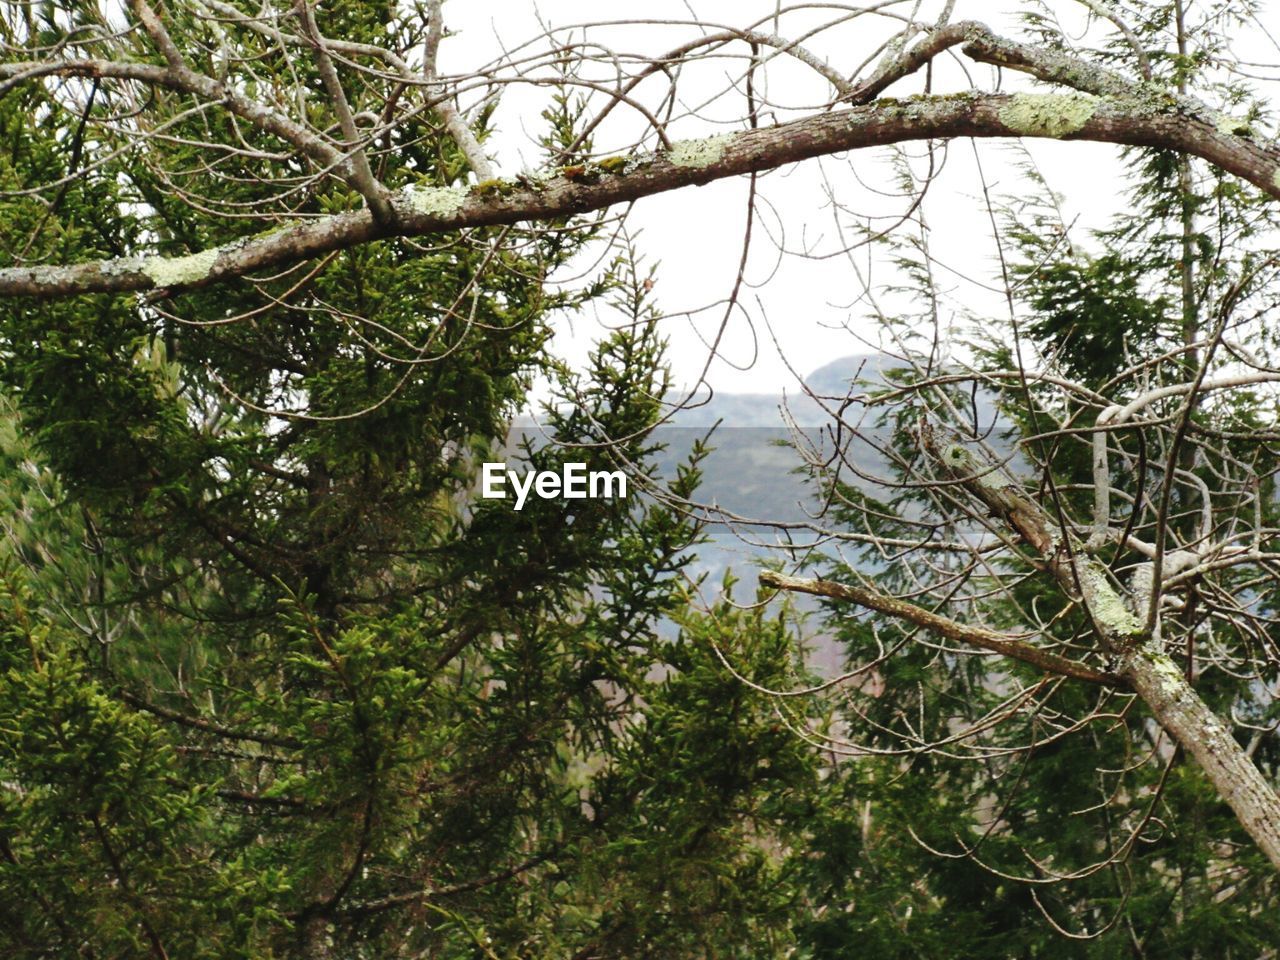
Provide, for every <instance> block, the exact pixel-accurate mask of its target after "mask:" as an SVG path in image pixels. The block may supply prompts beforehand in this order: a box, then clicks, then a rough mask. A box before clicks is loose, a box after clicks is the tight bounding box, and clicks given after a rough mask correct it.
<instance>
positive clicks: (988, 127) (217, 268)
mask: <svg viewBox="0 0 1280 960" xmlns="http://www.w3.org/2000/svg"><path fill="white" fill-rule="evenodd" d="M124 66H128V67H131V68H132V67H137V66H142V65H124ZM80 70H81V75H84V71H85V67H84V66H81V67H80ZM148 70H149V71H156V72H158V73H160V74H164V75H167V74H168V73H169V72H168V71H165V70H163V69H160V68H155V67H151V68H148ZM130 72H133V71H130ZM88 75H95V73H93V72H92V71H90V72H89V73H88ZM102 75H105V74H102ZM175 84H176V85H178V86H180V87H184V86H185V81H183V82H177V81H175ZM209 84H211V85H213V86H215V87H218V89H217V91H216V93H217V94H219V95H222V96H225V97H226V102H227V103H228V104H229V105H231V104H233V103H234V102H235V101H236V100H237V95H235V94H232V93H227V92H225V91H223V90H222V89H221V87H220V86H219V85H217V84H216V83H214V81H209ZM209 93H210V94H211V95H212V94H213V93H215V91H213V90H210V91H209ZM235 112H237V113H252V110H251V109H250V108H249V107H248V106H246V105H240V106H238V107H235ZM258 120H259V121H260V122H261V124H262V125H263V127H264V129H270V128H271V127H272V125H273V124H276V123H278V122H282V121H281V120H280V118H278V117H276V116H274V115H272V116H270V117H259V118H258ZM290 136H291V137H294V138H295V139H297V141H298V142H306V143H308V144H309V149H313V150H315V151H317V152H318V153H320V154H323V155H325V156H326V157H331V158H335V162H337V163H344V161H345V158H343V157H341V155H336V154H335V152H334V151H333V150H332V148H330V147H328V146H327V145H324V144H321V143H320V142H319V141H316V140H315V139H314V138H313V137H312V136H311V135H310V134H309V133H307V132H306V131H302V130H296V131H290ZM1011 136H1047V137H1055V138H1059V139H1070V140H1094V141H1101V142H1108V143H1122V144H1129V145H1132V146H1149V147H1163V148H1166V149H1170V150H1176V151H1180V152H1183V153H1188V154H1192V155H1194V156H1198V157H1202V158H1203V159H1205V160H1208V161H1209V162H1211V163H1214V164H1216V165H1217V166H1219V167H1221V168H1222V169H1223V170H1226V171H1227V172H1229V173H1232V174H1235V175H1236V176H1239V177H1241V178H1243V179H1245V180H1248V181H1249V182H1250V183H1252V184H1254V185H1255V186H1257V187H1258V188H1259V189H1261V190H1263V191H1264V192H1266V193H1268V194H1269V195H1271V196H1272V197H1276V198H1280V149H1277V148H1276V147H1275V146H1271V145H1267V146H1264V145H1262V144H1259V143H1256V142H1254V141H1253V140H1251V139H1249V138H1247V137H1244V136H1241V135H1239V134H1238V133H1236V132H1233V131H1232V130H1230V129H1227V128H1225V127H1223V125H1221V124H1213V123H1210V122H1208V121H1207V120H1204V119H1200V118H1197V117H1193V116H1188V115H1187V114H1186V113H1185V112H1184V110H1183V109H1182V108H1180V107H1179V106H1178V105H1177V104H1176V103H1175V102H1173V100H1172V98H1170V99H1169V100H1168V101H1167V102H1166V103H1164V104H1153V103H1152V102H1151V101H1150V100H1149V99H1135V98H1125V97H1098V98H1086V97H1084V95H1080V94H1076V95H1071V96H1066V97H1064V96H1059V95H1035V94H1015V95H1013V96H1005V95H998V94H983V93H969V94H960V95H950V96H939V97H920V98H913V99H911V100H908V101H896V100H895V101H877V102H875V103H872V104H868V105H865V106H859V107H853V108H851V109H848V110H841V111H835V112H831V113H824V114H821V115H817V116H813V117H807V118H805V119H802V120H796V121H793V122H790V123H784V124H779V125H777V126H773V127H762V128H759V129H754V130H744V131H742V132H740V133H736V134H726V135H722V136H720V137H715V138H711V139H709V140H702V141H691V142H685V143H682V144H676V146H675V148H674V149H673V150H672V151H671V152H670V153H665V152H664V153H657V154H647V155H642V156H637V157H634V158H630V159H627V160H625V161H624V160H622V159H621V158H619V160H618V161H617V162H616V163H612V162H610V163H606V164H604V165H603V166H599V167H593V166H588V167H567V168H563V169H562V170H561V171H559V172H558V173H557V174H556V175H555V176H549V177H547V178H545V179H540V180H523V181H520V180H515V181H503V182H502V183H500V184H499V185H497V187H496V188H495V187H494V186H493V185H491V184H486V185H481V187H479V188H472V189H471V190H470V191H468V190H467V189H466V188H463V187H450V188H443V189H441V188H434V189H433V188H427V189H425V190H419V191H415V192H410V193H405V194H401V195H399V196H397V197H396V198H395V199H394V201H393V208H394V211H395V214H396V216H395V226H394V228H392V227H386V226H382V225H380V224H378V223H377V221H376V220H375V219H374V217H373V216H372V214H371V213H370V212H369V211H368V210H360V211H354V212H351V213H345V214H339V215H336V216H333V217H329V218H325V219H321V220H316V221H312V222H309V223H304V224H299V225H298V226H294V227H288V228H285V229H283V230H280V231H277V232H275V233H273V234H271V235H269V236H265V237H257V238H251V239H247V240H245V241H242V242H238V243H234V244H231V245H228V246H226V247H223V248H220V249H217V250H209V251H204V252H202V253H200V254H196V255H194V256H192V257H185V258H176V259H164V258H146V257H140V258H125V259H116V260H105V261H97V262H93V263H85V264H78V265H74V266H34V267H9V268H4V269H0V296H30V297H66V296H74V295H77V294H82V293H92V292H127V291H137V290H148V289H151V288H154V287H168V288H172V289H179V288H191V287H199V286H204V285H207V284H209V283H213V282H217V281H224V280H227V279H230V278H232V277H239V276H244V275H245V274H249V273H252V272H254V271H258V270H263V269H266V268H273V267H278V266H281V265H284V264H288V263H293V262H297V261H300V260H306V259H310V258H313V257H317V256H320V255H322V254H324V253H328V252H330V251H333V250H339V249H345V248H347V247H351V246H355V245H356V244H360V243H366V242H368V241H370V240H375V239H378V238H381V237H387V236H392V235H400V236H422V235H426V234H433V233H441V232H445V231H450V230H457V229H461V228H465V227H478V226H487V225H494V224H512V223H518V222H520V221H525V220H533V221H542V220H552V219H556V218H561V217H566V216H571V215H573V214H580V213H585V212H588V211H591V210H599V209H603V208H605V207H608V206H611V205H613V204H617V203H626V202H629V201H632V200H637V199H640V198H642V197H646V196H652V195H654V194H658V193H664V192H666V191H669V190H676V189H679V188H681V187H686V186H692V185H695V184H703V183H708V182H711V181H713V180H718V179H723V178H725V177H730V176H736V175H739V174H744V173H759V172H763V171H766V170H772V169H775V168H777V167H781V166H784V165H786V164H789V163H795V162H796V161H799V160H806V159H810V158H813V157H818V156H823V155H826V154H830V153H836V152H840V151H845V150H856V149H861V148H865V147H872V146H882V145H885V144H893V143H902V142H905V141H911V140H926V139H946V138H953V137H1011Z"/></svg>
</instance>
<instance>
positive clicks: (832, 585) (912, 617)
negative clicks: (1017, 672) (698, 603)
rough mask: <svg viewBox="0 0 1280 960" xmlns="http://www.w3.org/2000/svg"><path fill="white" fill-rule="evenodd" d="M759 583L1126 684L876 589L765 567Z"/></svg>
mask: <svg viewBox="0 0 1280 960" xmlns="http://www.w3.org/2000/svg"><path fill="white" fill-rule="evenodd" d="M760 583H761V584H763V585H764V586H766V587H774V588H776V589H778V590H789V591H791V592H793V593H808V594H811V595H812V596H815V597H827V598H829V599H832V600H845V601H847V602H849V603H854V604H857V605H858V606H860V607H866V608H867V609H868V610H875V611H877V612H878V613H885V614H888V615H889V616H891V617H897V618H898V619H901V620H905V621H906V622H908V623H910V624H913V625H915V626H917V627H921V628H923V629H925V630H928V631H929V632H930V633H933V634H936V635H937V636H939V637H943V638H944V639H946V640H951V641H953V642H955V643H967V644H969V645H970V646H973V647H979V648H981V649H983V650H990V651H992V652H993V653H998V654H1001V655H1002V656H1006V657H1010V658H1012V659H1014V660H1021V661H1022V662H1023V663H1029V664H1031V665H1032V666H1033V667H1039V668H1040V669H1041V670H1045V671H1048V672H1049V673H1056V674H1060V675H1061V676H1064V677H1071V678H1072V679H1075V680H1087V681H1088V682H1090V683H1101V684H1105V685H1107V686H1113V687H1125V686H1128V680H1126V679H1125V678H1124V677H1121V676H1119V675H1118V674H1114V673H1107V672H1106V671H1103V670H1095V669H1094V668H1093V667H1090V666H1088V665H1087V664H1083V663H1079V662H1078V661H1075V660H1069V659H1067V658H1066V657H1060V656H1058V655H1057V654H1055V653H1050V652H1049V651H1047V650H1042V649H1040V648H1039V647H1036V646H1033V645H1032V644H1029V643H1026V642H1025V641H1022V640H1016V639H1014V638H1013V637H1007V636H1005V635H1004V634H1002V633H997V632H996V631H994V630H987V629H985V628H983V627H974V626H970V625H968V624H964V623H960V622H959V621H956V620H952V619H950V618H948V617H944V616H941V615H939V614H936V613H934V612H933V611H931V610H926V609H924V607H918V606H916V605H915V604H913V603H907V602H906V601H905V600H900V599H898V598H897V597H891V596H889V595H888V594H884V593H880V592H879V591H877V590H869V589H867V588H866V587H855V586H851V585H849V584H845V583H836V582H834V581H831V580H806V579H803V578H801V577H791V576H787V575H786V574H783V573H775V572H774V571H772V570H765V571H763V572H762V573H761V574H760Z"/></svg>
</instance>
